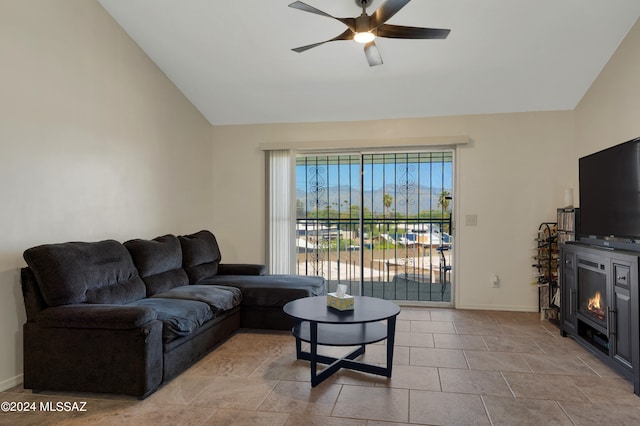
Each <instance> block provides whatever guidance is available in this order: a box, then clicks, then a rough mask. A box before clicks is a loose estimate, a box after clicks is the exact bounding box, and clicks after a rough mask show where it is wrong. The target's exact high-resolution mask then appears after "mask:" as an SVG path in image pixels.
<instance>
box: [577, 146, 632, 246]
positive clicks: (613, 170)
mask: <svg viewBox="0 0 640 426" xmlns="http://www.w3.org/2000/svg"><path fill="white" fill-rule="evenodd" d="M579 174H580V177H579V184H580V187H579V197H580V229H579V230H578V232H579V236H580V237H581V239H584V238H586V239H589V240H594V239H595V240H601V241H602V240H605V241H607V240H610V241H622V242H624V243H630V244H634V245H635V244H637V245H638V248H639V249H640V138H636V139H633V140H630V141H628V142H624V143H621V144H620V145H616V146H613V147H611V148H607V149H604V150H602V151H598V152H596V153H594V154H591V155H587V156H585V157H582V158H580V160H579ZM604 245H605V246H606V245H609V244H606V243H605V244H604Z"/></svg>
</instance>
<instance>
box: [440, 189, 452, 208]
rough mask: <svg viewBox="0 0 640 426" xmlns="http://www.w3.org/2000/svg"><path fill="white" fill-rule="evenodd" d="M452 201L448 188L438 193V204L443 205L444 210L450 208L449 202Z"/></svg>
mask: <svg viewBox="0 0 640 426" xmlns="http://www.w3.org/2000/svg"><path fill="white" fill-rule="evenodd" d="M450 202H451V193H450V192H449V191H447V190H444V191H442V192H441V193H439V194H438V206H440V207H442V211H444V212H446V211H448V210H449V203H450Z"/></svg>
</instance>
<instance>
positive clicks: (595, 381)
mask: <svg viewBox="0 0 640 426" xmlns="http://www.w3.org/2000/svg"><path fill="white" fill-rule="evenodd" d="M569 379H570V380H571V381H572V382H573V383H574V384H575V385H576V386H578V388H580V390H581V391H582V392H583V393H584V394H585V395H587V397H588V398H589V400H590V401H591V402H594V403H599V404H616V405H633V406H636V407H640V397H639V396H637V395H636V394H634V393H633V383H631V382H630V381H628V380H626V379H622V378H612V377H598V376H571V377H569Z"/></svg>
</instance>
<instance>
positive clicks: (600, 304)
mask: <svg viewBox="0 0 640 426" xmlns="http://www.w3.org/2000/svg"><path fill="white" fill-rule="evenodd" d="M603 266H604V265H601V268H603ZM603 269H604V268H603ZM578 313H580V314H582V315H583V316H584V317H586V318H589V319H591V320H593V321H595V322H596V323H598V324H600V325H603V326H606V320H607V318H606V313H607V276H606V272H605V271H604V270H603V271H602V272H599V271H597V270H593V269H591V268H586V267H582V266H581V265H578Z"/></svg>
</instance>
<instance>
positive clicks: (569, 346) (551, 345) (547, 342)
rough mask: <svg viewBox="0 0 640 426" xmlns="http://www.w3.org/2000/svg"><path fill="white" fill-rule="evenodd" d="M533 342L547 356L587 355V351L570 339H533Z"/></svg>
mask: <svg viewBox="0 0 640 426" xmlns="http://www.w3.org/2000/svg"><path fill="white" fill-rule="evenodd" d="M533 341H534V342H535V343H536V344H537V345H538V346H539V347H540V349H542V351H543V352H544V353H545V354H547V355H574V356H579V355H582V354H584V353H585V349H584V348H583V347H582V346H580V345H579V344H578V343H577V342H576V341H575V340H573V339H571V338H569V337H564V338H563V337H553V338H538V337H535V338H533Z"/></svg>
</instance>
